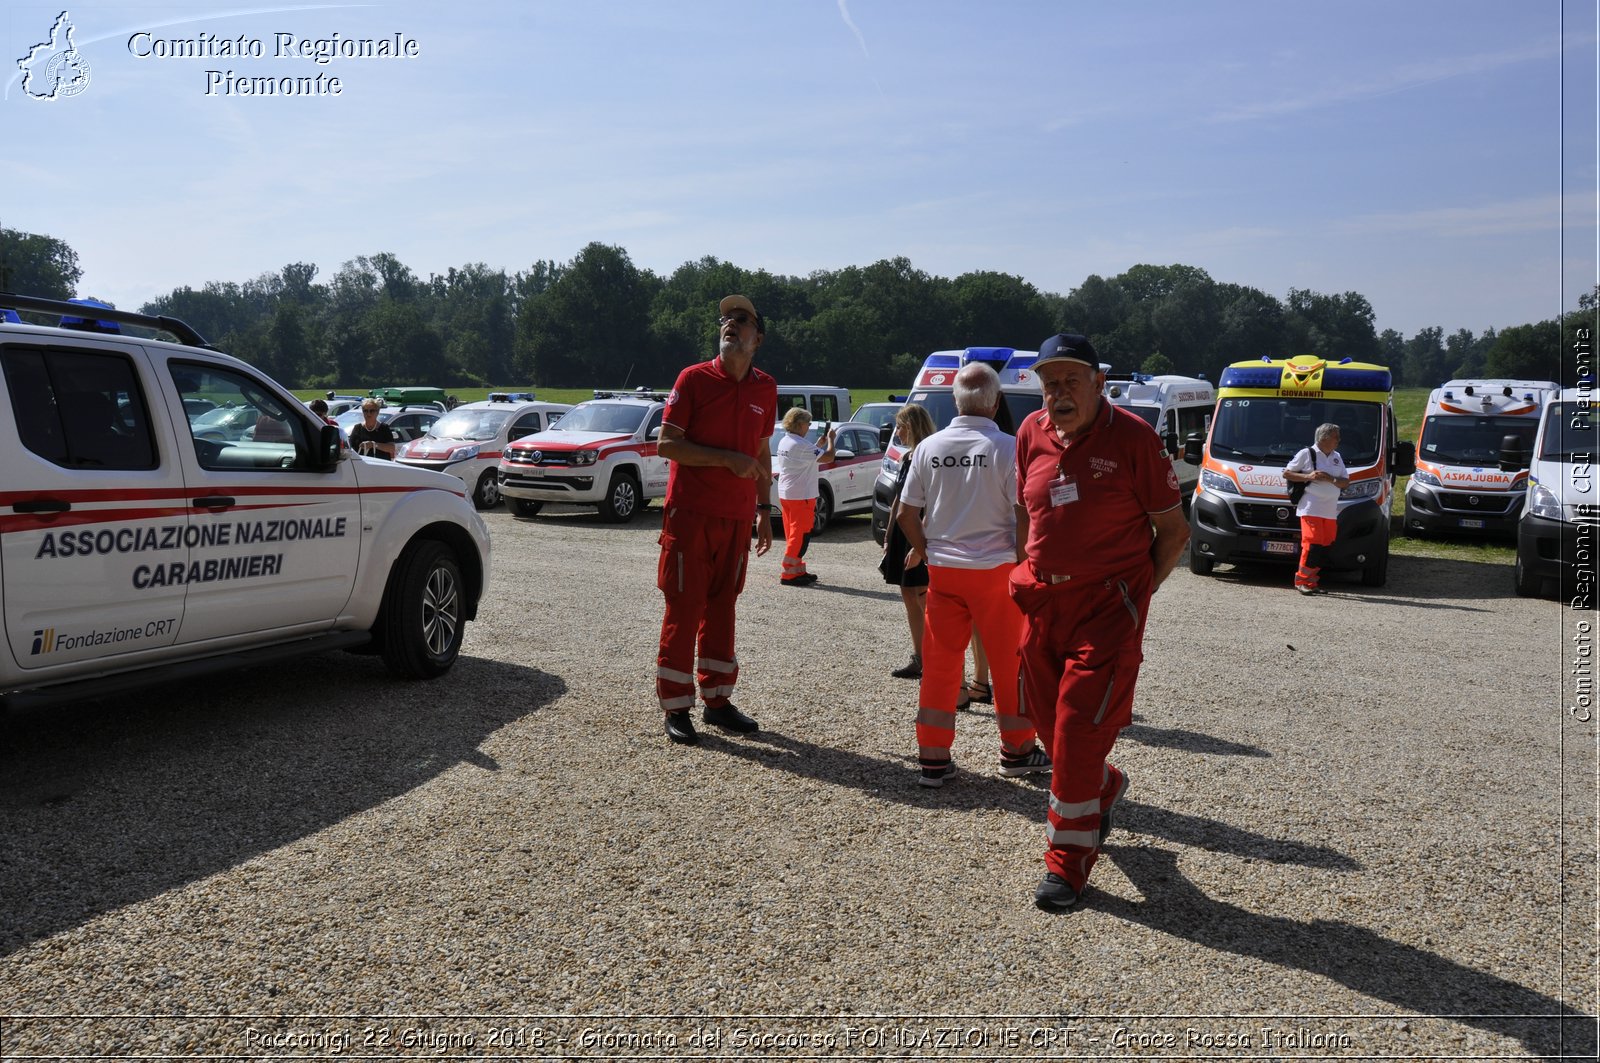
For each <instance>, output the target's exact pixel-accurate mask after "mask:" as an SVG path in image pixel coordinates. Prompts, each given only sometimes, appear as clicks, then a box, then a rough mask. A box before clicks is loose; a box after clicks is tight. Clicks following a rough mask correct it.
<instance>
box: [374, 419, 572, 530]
mask: <svg viewBox="0 0 1600 1063" xmlns="http://www.w3.org/2000/svg"><path fill="white" fill-rule="evenodd" d="M570 409H572V407H571V406H568V405H565V404H563V403H558V402H526V401H523V400H520V399H518V400H513V399H511V398H509V397H506V396H502V395H496V396H494V397H493V398H490V399H488V400H486V401H484V402H469V403H465V404H463V405H461V406H457V407H456V408H455V409H453V410H451V411H450V412H449V413H447V414H445V415H444V416H443V417H439V418H437V419H436V420H434V421H432V422H430V424H431V427H430V429H429V431H428V433H427V434H426V435H424V436H422V437H421V438H418V439H414V440H412V441H411V442H409V443H407V444H406V445H405V446H403V447H401V448H400V449H399V451H398V452H397V453H396V454H395V458H396V460H398V461H399V462H401V463H402V464H405V465H413V466H416V467H417V468H419V469H433V470H434V471H436V472H447V473H449V474H450V475H451V476H454V477H456V478H457V479H459V480H460V481H461V482H463V483H464V484H466V485H467V490H468V491H469V492H470V493H471V495H472V504H473V505H475V506H477V507H478V508H479V509H493V508H494V507H495V506H497V505H499V503H500V485H499V483H498V480H497V475H496V474H497V471H498V469H499V467H500V457H501V455H502V454H504V453H505V449H506V445H507V444H509V443H510V442H511V441H512V440H515V439H521V438H523V437H524V436H529V435H533V434H534V433H536V432H542V431H544V430H545V429H547V428H549V427H550V426H551V425H553V424H554V423H555V422H556V421H558V420H560V418H561V415H562V414H564V413H566V412H567V411H568V410H570Z"/></svg>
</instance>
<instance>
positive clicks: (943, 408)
mask: <svg viewBox="0 0 1600 1063" xmlns="http://www.w3.org/2000/svg"><path fill="white" fill-rule="evenodd" d="M1038 358H1039V352H1038V351H1019V350H1015V349H1013V348H1011V347H968V348H966V349H965V350H960V351H934V352H933V353H932V354H930V355H928V357H927V359H926V360H924V361H923V363H922V368H921V369H919V370H917V375H916V379H915V380H914V381H913V383H912V385H911V393H910V394H909V395H908V396H906V401H907V402H914V403H916V404H917V405H918V406H921V407H923V408H925V409H926V410H927V411H928V414H929V415H930V416H931V417H932V418H933V426H934V428H935V429H942V428H946V427H948V426H949V424H950V422H951V420H952V419H953V418H954V417H955V415H956V400H955V381H956V373H957V372H959V371H960V369H961V367H962V366H964V365H967V364H968V363H970V362H987V363H988V364H989V365H990V366H991V367H993V369H994V371H995V372H996V373H998V374H999V376H1000V395H1001V397H1002V398H1003V399H1004V400H1005V401H1004V402H1002V403H1001V404H1000V412H999V413H998V414H997V415H996V417H995V421H996V423H998V424H999V425H1000V427H1001V428H1002V429H1004V430H1005V431H1007V432H1010V433H1012V434H1015V433H1016V430H1017V425H1019V424H1021V423H1022V419H1023V418H1024V417H1026V416H1027V415H1028V414H1030V413H1033V412H1034V411H1036V410H1038V409H1039V408H1040V407H1042V406H1043V405H1044V396H1043V395H1042V394H1041V393H1040V391H1039V381H1038V380H1037V379H1036V378H1035V377H1034V375H1033V363H1034V362H1035V361H1037V360H1038ZM904 454H905V448H904V447H903V446H901V445H900V440H899V439H898V438H896V437H895V436H890V438H889V444H888V446H887V447H885V448H884V454H883V464H882V466H881V467H880V468H879V470H878V478H877V480H876V481H875V482H874V483H873V485H872V537H873V538H874V539H876V540H877V541H878V545H880V546H881V545H883V539H884V536H885V534H886V533H887V529H888V525H889V505H890V503H891V502H892V501H893V500H894V481H895V477H896V476H897V475H899V472H900V458H901V457H902V456H903V455H904Z"/></svg>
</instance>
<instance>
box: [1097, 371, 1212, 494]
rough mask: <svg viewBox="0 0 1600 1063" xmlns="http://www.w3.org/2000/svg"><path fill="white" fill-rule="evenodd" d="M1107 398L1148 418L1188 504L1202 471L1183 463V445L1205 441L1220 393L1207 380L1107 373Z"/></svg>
mask: <svg viewBox="0 0 1600 1063" xmlns="http://www.w3.org/2000/svg"><path fill="white" fill-rule="evenodd" d="M1106 398H1107V399H1109V400H1110V401H1111V404H1112V405H1113V406H1121V407H1122V408H1123V409H1125V410H1127V411H1128V412H1129V413H1136V414H1138V415H1139V416H1140V417H1142V418H1144V420H1145V422H1146V423H1147V424H1149V425H1150V427H1151V428H1154V429H1155V430H1156V434H1157V435H1158V436H1160V437H1161V440H1162V442H1163V443H1164V444H1166V448H1167V456H1168V457H1169V458H1170V459H1171V460H1172V468H1173V471H1174V472H1176V473H1177V474H1178V488H1179V490H1181V491H1182V492H1183V498H1184V504H1185V505H1187V504H1188V501H1189V496H1190V495H1192V494H1193V493H1194V485H1195V484H1196V483H1198V482H1199V481H1200V470H1199V469H1198V468H1197V467H1195V466H1193V465H1190V464H1188V463H1187V462H1185V461H1184V460H1183V445H1184V442H1185V441H1186V440H1188V438H1189V437H1190V436H1197V437H1198V438H1200V439H1202V440H1203V439H1205V437H1206V432H1208V431H1210V429H1211V411H1212V409H1213V408H1215V406H1216V405H1217V391H1216V389H1215V388H1213V387H1212V386H1211V382H1210V381H1209V380H1206V379H1205V378H1204V377H1194V376H1174V375H1172V374H1170V373H1164V374H1162V375H1160V376H1151V375H1150V374H1148V373H1107V374H1106Z"/></svg>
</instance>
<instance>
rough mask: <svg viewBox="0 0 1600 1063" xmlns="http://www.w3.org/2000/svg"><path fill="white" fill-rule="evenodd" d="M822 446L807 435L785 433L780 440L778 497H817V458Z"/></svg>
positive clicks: (796, 498) (791, 498)
mask: <svg viewBox="0 0 1600 1063" xmlns="http://www.w3.org/2000/svg"><path fill="white" fill-rule="evenodd" d="M821 456H822V448H821V447H819V446H817V445H816V444H815V443H813V442H811V441H810V440H809V439H807V438H806V437H805V436H802V435H797V434H795V433H794V432H785V433H783V438H782V439H780V440H778V497H779V498H787V499H790V500H798V499H806V498H816V497H817V459H818V458H820V457H821Z"/></svg>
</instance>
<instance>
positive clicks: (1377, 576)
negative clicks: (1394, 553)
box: [1361, 550, 1389, 587]
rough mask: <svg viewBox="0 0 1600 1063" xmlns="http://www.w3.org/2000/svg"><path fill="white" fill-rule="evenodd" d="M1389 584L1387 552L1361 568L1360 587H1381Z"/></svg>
mask: <svg viewBox="0 0 1600 1063" xmlns="http://www.w3.org/2000/svg"><path fill="white" fill-rule="evenodd" d="M1388 582H1389V551H1388V550H1384V551H1383V553H1381V554H1379V555H1378V556H1377V557H1374V558H1373V559H1372V560H1370V561H1368V562H1367V563H1366V564H1365V565H1362V566H1361V585H1362V586H1363V587H1381V586H1383V585H1384V584H1385V583H1388Z"/></svg>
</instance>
